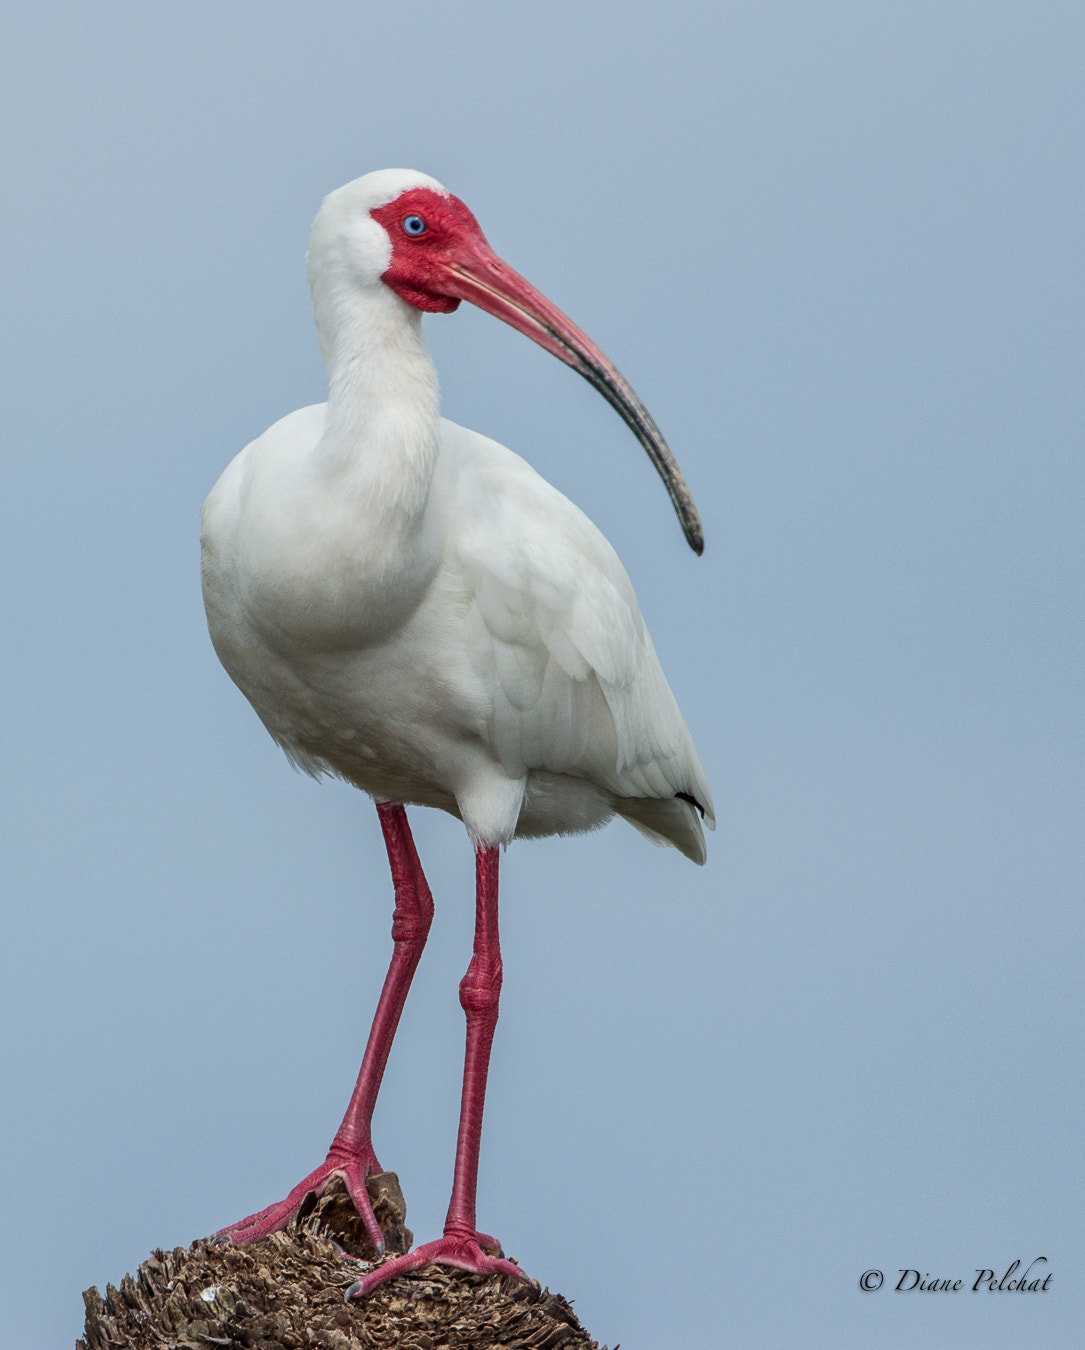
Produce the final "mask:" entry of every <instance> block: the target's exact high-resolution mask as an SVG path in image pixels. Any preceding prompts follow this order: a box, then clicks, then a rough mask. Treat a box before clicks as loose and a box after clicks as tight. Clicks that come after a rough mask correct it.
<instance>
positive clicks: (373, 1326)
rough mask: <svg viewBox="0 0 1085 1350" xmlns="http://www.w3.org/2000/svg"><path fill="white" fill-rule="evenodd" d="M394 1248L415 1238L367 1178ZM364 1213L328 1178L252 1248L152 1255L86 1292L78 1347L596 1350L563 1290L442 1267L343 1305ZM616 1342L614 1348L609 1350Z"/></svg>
mask: <svg viewBox="0 0 1085 1350" xmlns="http://www.w3.org/2000/svg"><path fill="white" fill-rule="evenodd" d="M369 1188H370V1194H371V1195H372V1196H373V1200H374V1210H375V1212H376V1215H377V1218H378V1220H379V1222H380V1224H381V1227H382V1229H383V1230H384V1233H385V1240H386V1242H387V1244H388V1254H389V1256H392V1255H395V1254H396V1252H398V1251H405V1250H407V1248H408V1247H409V1246H410V1243H411V1234H410V1232H409V1231H408V1230H407V1229H406V1228H405V1226H404V1223H403V1221H404V1219H405V1217H406V1208H405V1206H404V1205H403V1197H402V1194H401V1193H400V1190H399V1183H398V1181H397V1180H396V1178H395V1174H394V1173H392V1172H389V1173H385V1174H384V1175H383V1176H381V1177H371V1178H370V1181H369ZM367 1247H368V1243H367V1240H366V1238H365V1235H364V1230H363V1229H362V1227H361V1223H360V1220H359V1219H358V1216H357V1213H356V1212H355V1209H354V1206H353V1205H352V1204H351V1201H350V1199H349V1197H348V1196H347V1194H346V1189H345V1187H343V1186H342V1184H341V1183H340V1182H339V1180H338V1178H336V1179H334V1180H333V1181H332V1182H331V1183H330V1184H329V1186H328V1189H327V1191H326V1192H325V1194H324V1195H323V1196H322V1197H321V1198H320V1200H319V1201H317V1200H315V1199H313V1198H311V1199H310V1201H309V1202H308V1203H307V1205H305V1206H303V1207H302V1211H301V1213H300V1214H299V1215H298V1217H297V1218H296V1219H295V1220H294V1221H293V1222H292V1223H291V1224H289V1225H288V1226H287V1228H286V1229H285V1230H284V1231H283V1232H281V1233H274V1234H272V1236H271V1237H269V1238H267V1239H265V1240H264V1241H263V1242H257V1243H253V1244H252V1245H251V1246H245V1247H234V1246H228V1245H227V1246H219V1245H216V1244H214V1243H212V1242H210V1241H207V1240H205V1239H200V1240H199V1241H198V1242H194V1243H193V1244H192V1246H191V1247H189V1248H188V1250H187V1251H186V1250H185V1249H184V1248H183V1247H176V1248H174V1250H173V1251H172V1252H161V1251H156V1252H154V1253H153V1255H151V1256H150V1257H149V1258H148V1259H147V1260H146V1261H144V1262H143V1264H142V1265H141V1266H140V1268H139V1271H138V1273H137V1276H136V1278H135V1279H133V1278H132V1277H131V1276H130V1275H126V1276H125V1277H124V1279H123V1280H122V1281H121V1285H120V1288H119V1289H115V1288H114V1287H113V1286H112V1285H107V1286H106V1296H105V1298H102V1296H101V1295H100V1294H99V1293H98V1290H97V1289H96V1288H92V1289H88V1290H87V1291H86V1293H85V1294H84V1295H83V1301H84V1303H85V1304H86V1309H87V1319H86V1329H85V1331H84V1335H83V1339H82V1340H79V1341H77V1342H76V1350H117V1347H123V1350H163V1347H167V1350H208V1347H214V1346H221V1347H223V1348H224V1350H241V1348H242V1347H243V1348H244V1350H325V1348H326V1350H385V1347H393V1346H395V1347H402V1350H446V1348H447V1350H488V1348H489V1347H496V1346H501V1347H504V1350H528V1348H529V1347H530V1350H556V1347H559V1346H561V1347H564V1348H565V1350H599V1346H598V1345H597V1344H596V1342H595V1341H593V1340H592V1339H591V1337H590V1336H589V1335H588V1333H587V1332H586V1331H585V1330H584V1329H583V1327H581V1325H580V1323H579V1322H578V1321H577V1319H576V1316H575V1314H574V1313H573V1310H572V1308H571V1307H570V1306H569V1304H568V1303H567V1302H566V1301H565V1299H563V1298H561V1297H560V1296H559V1295H556V1294H551V1293H550V1292H549V1290H544V1289H541V1288H540V1287H539V1285H538V1284H537V1283H536V1282H534V1281H532V1282H531V1283H526V1284H515V1283H514V1282H513V1281H512V1280H508V1279H504V1278H502V1277H501V1276H496V1277H493V1278H484V1277H482V1276H479V1275H469V1274H467V1273H466V1272H465V1271H459V1270H451V1269H448V1268H447V1267H444V1266H430V1267H428V1268H427V1269H425V1270H420V1271H416V1272H414V1273H412V1274H410V1275H405V1276H401V1277H400V1278H399V1279H397V1280H390V1281H389V1282H388V1283H387V1284H384V1285H381V1286H379V1287H378V1288H377V1289H375V1290H374V1291H373V1293H372V1294H370V1295H369V1297H368V1298H365V1299H355V1300H352V1301H351V1302H350V1303H349V1304H348V1303H346V1302H344V1299H343V1295H344V1292H345V1291H346V1290H347V1289H348V1288H349V1287H350V1285H351V1284H353V1283H354V1281H355V1280H356V1279H357V1278H358V1276H359V1274H360V1273H361V1272H360V1270H359V1267H358V1265H357V1264H356V1263H355V1262H354V1261H351V1260H349V1259H346V1254H347V1253H349V1254H352V1255H355V1256H358V1257H362V1258H364V1259H368V1258H369V1257H370V1256H371V1255H372V1251H371V1249H370V1250H368V1251H367ZM615 1350H617V1347H615Z"/></svg>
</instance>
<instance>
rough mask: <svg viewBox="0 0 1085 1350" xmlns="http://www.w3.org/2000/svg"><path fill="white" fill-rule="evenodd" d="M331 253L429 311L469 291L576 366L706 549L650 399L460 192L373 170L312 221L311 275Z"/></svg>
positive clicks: (361, 277) (690, 534) (360, 279)
mask: <svg viewBox="0 0 1085 1350" xmlns="http://www.w3.org/2000/svg"><path fill="white" fill-rule="evenodd" d="M330 253H338V254H339V256H340V257H341V258H342V259H343V260H344V261H348V262H349V267H350V270H351V273H352V275H353V277H354V279H355V281H356V283H357V284H360V285H362V286H376V285H383V286H386V287H388V288H389V289H391V290H392V291H394V292H395V294H396V295H398V296H399V298H400V299H401V300H403V301H404V302H405V303H406V304H408V305H411V306H412V307H413V308H414V309H416V310H422V311H424V312H427V313H439V314H450V313H451V312H452V311H453V310H455V309H456V308H458V306H459V303H460V301H461V300H468V301H470V302H471V304H473V305H477V306H478V308H479V309H483V310H485V311H486V312H487V313H488V314H492V315H494V316H495V318H498V319H501V320H503V321H504V322H505V323H507V324H510V325H511V326H512V327H513V328H516V329H518V330H519V331H520V332H521V333H524V334H525V335H526V336H527V337H529V338H531V340H532V341H533V342H537V343H538V344H539V346H540V347H543V348H545V349H546V351H548V352H550V353H552V354H553V355H554V356H556V357H557V358H558V359H559V360H561V361H564V362H565V364H566V365H568V366H572V368H573V369H574V370H575V371H577V372H578V373H579V374H580V375H583V376H584V378H585V379H586V380H587V381H588V382H589V383H590V384H591V385H592V386H593V387H594V388H595V389H597V390H598V391H599V393H601V394H602V395H603V397H604V398H605V399H606V400H607V402H608V403H610V404H611V405H612V406H613V407H614V408H615V409H616V410H617V411H618V413H619V414H620V415H621V417H622V418H623V419H624V421H625V422H626V423H627V424H628V426H629V427H630V429H631V430H632V431H633V433H634V435H635V436H636V437H637V439H638V440H639V441H640V442H641V444H642V445H643V446H644V448H645V449H646V450H647V452H648V455H649V457H650V459H651V461H652V463H653V464H654V465H655V467H656V469H657V470H658V472H659V475H660V477H661V478H662V479H663V482H664V484H665V485H666V488H667V491H668V493H669V494H670V497H671V501H672V502H673V503H674V507H675V510H676V512H677V513H678V519H679V521H680V523H681V525H682V529H683V531H684V533H685V536H686V539H687V541H688V542H689V545H690V547H691V548H692V549H693V550H694V552H696V553H701V552H703V551H704V534H703V532H702V530H701V523H700V520H699V519H698V516H697V510H696V507H695V506H694V505H693V499H692V497H691V495H690V491H689V488H688V487H687V485H686V481H685V479H684V478H683V476H682V472H681V470H680V469H679V467H678V465H677V463H676V462H675V459H674V456H673V455H672V454H671V451H670V449H669V447H668V446H667V443H666V441H665V440H664V439H663V436H662V433H661V432H660V430H659V428H658V427H657V426H656V424H655V422H654V421H653V419H652V417H651V415H650V414H649V412H648V410H647V409H646V408H645V406H644V404H643V403H642V402H641V401H640V399H639V398H638V397H637V395H636V394H635V393H634V392H633V390H632V389H631V388H630V386H629V384H628V382H627V381H626V380H625V378H624V377H623V376H622V375H621V373H620V372H619V371H618V369H617V368H616V367H615V366H614V365H613V363H612V362H611V361H610V360H609V359H608V358H607V357H606V356H605V355H604V354H603V352H601V351H600V349H599V348H598V347H597V346H596V345H595V343H594V342H592V340H591V339H590V338H589V337H588V336H587V334H586V333H584V332H582V331H581V330H580V329H579V328H578V327H577V326H576V325H575V324H574V323H573V322H572V320H570V319H569V318H567V317H566V316H565V315H564V314H563V313H562V312H561V310H560V309H558V308H557V306H556V305H554V304H551V302H550V301H549V300H547V299H546V297H545V296H544V295H542V294H541V293H540V292H539V291H538V290H536V289H535V287H534V286H532V285H531V283H530V282H529V281H526V280H525V279H524V278H523V277H522V276H520V274H519V273H518V272H514V271H513V269H512V268H511V267H509V266H508V264H507V263H505V262H503V261H502V260H501V258H499V257H498V255H497V254H496V253H495V252H494V251H493V249H492V248H491V247H490V245H489V243H488V242H487V240H486V236H485V235H484V234H483V233H482V230H481V229H480V227H479V224H478V221H477V220H476V219H475V217H474V216H473V215H472V214H471V212H470V211H469V210H468V209H467V207H466V206H465V205H464V204H463V202H461V201H460V199H459V198H458V197H454V196H453V195H452V194H451V193H450V192H448V191H447V189H445V188H444V187H442V186H441V184H440V183H438V182H436V180H435V179H432V178H429V177H427V176H426V175H425V174H420V173H415V172H413V171H410V170H406V169H383V170H380V171H379V172H377V173H370V174H366V175H365V176H364V177H363V178H359V179H356V180H355V181H354V182H353V183H348V184H347V185H346V187H343V188H340V189H339V190H338V191H337V192H333V193H331V194H330V195H329V196H328V197H327V198H326V199H325V202H324V205H323V207H322V208H321V212H320V215H319V216H318V217H317V220H316V223H315V225H314V227H313V239H312V243H311V245H310V250H309V257H310V272H311V274H314V273H315V270H316V268H318V267H319V266H321V265H322V264H321V258H322V257H327V256H328V254H330ZM344 255H347V256H344Z"/></svg>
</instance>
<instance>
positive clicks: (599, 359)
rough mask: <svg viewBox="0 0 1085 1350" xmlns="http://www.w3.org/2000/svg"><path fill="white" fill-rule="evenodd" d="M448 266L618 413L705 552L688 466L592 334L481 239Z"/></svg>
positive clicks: (458, 285)
mask: <svg viewBox="0 0 1085 1350" xmlns="http://www.w3.org/2000/svg"><path fill="white" fill-rule="evenodd" d="M446 267H447V271H446V273H445V280H446V285H447V289H448V291H449V293H451V294H453V295H455V296H456V298H457V299H460V300H467V301H469V302H470V303H471V304H472V305H477V306H478V308H479V309H484V310H485V311H486V313H487V314H492V315H493V316H494V317H495V318H497V319H502V320H503V321H504V322H505V323H507V324H510V325H511V326H512V327H513V328H516V329H518V330H519V331H520V332H521V333H524V334H525V335H526V336H527V337H529V338H531V340H532V341H533V342H537V343H538V344H539V346H540V347H544V348H545V349H546V350H547V351H548V352H551V353H552V354H553V355H554V356H556V357H557V358H558V359H559V360H560V361H564V362H565V364H566V365H567V366H572V368H573V369H574V370H575V371H577V372H578V374H580V375H583V376H584V378H585V379H586V380H587V381H588V383H589V384H590V385H592V386H593V387H594V388H596V389H597V390H598V391H599V393H601V394H602V395H603V397H604V398H605V399H606V400H607V402H608V403H609V404H610V405H611V406H612V407H613V408H615V409H616V410H617V411H618V413H619V414H620V415H621V417H622V418H623V420H624V421H625V422H626V424H627V425H628V426H629V428H630V430H631V431H632V432H633V434H634V435H635V436H636V438H637V439H638V440H639V441H640V443H641V445H643V446H644V448H645V450H647V451H648V457H649V459H650V460H651V461H652V463H653V464H654V465H655V467H656V470H657V472H658V473H659V476H660V478H662V479H663V482H664V484H665V485H666V488H667V491H668V493H669V494H670V498H671V501H672V502H673V503H674V509H675V511H676V512H677V513H678V519H679V521H680V523H681V526H682V531H683V533H684V534H685V536H686V540H687V542H688V543H689V546H690V548H691V549H693V551H694V553H697V554H701V553H703V552H704V531H703V530H702V529H701V521H700V518H699V517H698V515H697V508H696V507H695V506H694V505H693V497H692V496H691V494H690V490H689V487H688V486H687V484H686V480H685V478H683V476H682V470H681V469H680V468H679V467H678V464H677V461H676V460H675V458H674V455H673V454H671V451H670V447H669V446H668V445H667V442H666V441H665V440H664V439H663V434H662V432H661V431H660V430H659V428H658V427H657V426H656V424H655V422H654V421H653V419H652V416H651V414H650V413H649V411H648V409H647V408H646V407H645V406H644V404H643V403H642V402H641V401H640V399H639V398H638V397H637V396H636V394H635V393H634V392H633V390H632V389H631V388H630V387H629V384H628V383H627V381H626V380H625V378H624V376H623V375H622V374H621V372H620V371H619V370H618V369H617V367H616V366H614V365H613V363H612V362H611V361H609V360H608V359H607V357H606V356H604V355H603V353H602V352H601V351H600V350H599V348H598V347H597V346H596V345H595V343H594V342H592V340H591V338H589V337H588V335H587V334H586V333H584V332H582V331H581V330H580V329H579V328H577V326H576V324H575V323H573V322H572V320H570V319H568V318H567V317H566V316H565V315H564V314H563V313H562V312H561V310H560V309H558V307H557V306H556V305H552V304H551V303H550V301H549V300H547V298H546V296H545V295H542V294H540V292H539V291H537V290H536V289H535V287H534V286H532V285H531V283H530V282H529V281H526V280H525V279H524V278H523V277H522V276H520V274H519V273H518V272H514V271H513V269H512V268H511V267H509V266H508V264H507V263H505V262H503V261H502V260H501V259H500V258H499V257H498V256H497V254H496V253H494V252H493V250H492V249H491V248H490V247H489V245H488V244H486V243H485V242H484V240H482V239H481V238H480V239H478V240H476V241H473V243H472V246H471V248H470V250H467V249H462V250H460V251H458V254H457V256H456V257H455V258H454V259H450V260H449V261H448V262H447V263H446Z"/></svg>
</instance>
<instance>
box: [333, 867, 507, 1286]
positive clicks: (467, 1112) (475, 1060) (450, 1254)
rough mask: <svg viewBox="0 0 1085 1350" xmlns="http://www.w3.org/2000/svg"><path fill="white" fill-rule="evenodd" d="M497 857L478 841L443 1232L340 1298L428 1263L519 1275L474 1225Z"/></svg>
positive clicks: (492, 984)
mask: <svg viewBox="0 0 1085 1350" xmlns="http://www.w3.org/2000/svg"><path fill="white" fill-rule="evenodd" d="M499 859H500V852H499V850H498V849H497V848H488V847H486V846H484V845H480V846H479V847H478V849H477V850H476V853H475V876H476V899H475V945H474V952H473V954H472V956H471V964H470V965H469V966H468V967H467V974H466V975H465V976H464V977H463V979H462V980H461V981H460V1006H461V1007H462V1008H463V1010H464V1012H465V1013H466V1015H467V1051H466V1054H465V1057H464V1064H463V1096H462V1097H461V1099H460V1128H459V1134H458V1137H457V1140H456V1170H455V1174H454V1177H453V1181H452V1199H451V1201H450V1203H449V1206H448V1215H447V1217H446V1218H445V1231H444V1236H443V1237H441V1238H438V1239H437V1241H436V1242H427V1243H425V1244H423V1246H421V1247H416V1248H415V1249H414V1251H412V1252H408V1253H407V1255H406V1256H397V1257H395V1258H394V1259H392V1260H391V1261H386V1262H385V1263H384V1264H383V1265H381V1266H378V1267H376V1268H375V1269H374V1270H371V1271H370V1272H369V1274H368V1275H366V1276H365V1277H364V1278H363V1279H361V1280H358V1281H356V1282H355V1283H354V1284H352V1285H351V1287H350V1288H349V1289H348V1290H347V1298H353V1297H356V1296H357V1295H360V1294H368V1293H369V1291H370V1290H371V1289H374V1288H376V1286H377V1285H378V1284H383V1283H384V1281H385V1280H390V1279H392V1278H393V1277H394V1276H396V1275H401V1274H403V1272H404V1271H408V1270H417V1269H419V1268H420V1267H421V1266H428V1265H432V1264H435V1263H437V1264H440V1265H445V1266H458V1267H459V1268H460V1269H461V1270H469V1271H472V1272H474V1273H475V1274H479V1275H511V1276H513V1277H514V1278H516V1279H521V1280H522V1279H524V1278H525V1276H524V1274H523V1272H522V1271H521V1269H520V1267H519V1266H517V1265H514V1264H513V1263H512V1262H511V1261H506V1260H504V1259H502V1257H501V1247H500V1245H499V1244H498V1243H497V1242H496V1240H495V1239H494V1238H491V1237H487V1236H486V1234H485V1233H480V1232H479V1231H478V1229H477V1228H476V1227H475V1193H476V1188H477V1184H478V1154H479V1144H480V1143H481V1140H482V1108H483V1106H484V1104H485V1101H486V1075H487V1072H488V1070H489V1067H490V1046H491V1045H492V1044H493V1038H494V1029H495V1027H496V1026H497V1005H498V999H499V996H500V993H501V947H500V944H499V941H498V932H497V873H498V862H499Z"/></svg>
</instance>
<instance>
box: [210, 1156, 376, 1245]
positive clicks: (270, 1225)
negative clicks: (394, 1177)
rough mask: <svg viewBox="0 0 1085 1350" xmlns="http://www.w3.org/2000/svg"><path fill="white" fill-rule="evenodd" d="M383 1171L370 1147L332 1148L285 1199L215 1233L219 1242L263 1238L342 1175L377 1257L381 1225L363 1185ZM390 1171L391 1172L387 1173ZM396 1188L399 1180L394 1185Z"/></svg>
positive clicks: (248, 1240) (241, 1241) (281, 1226)
mask: <svg viewBox="0 0 1085 1350" xmlns="http://www.w3.org/2000/svg"><path fill="white" fill-rule="evenodd" d="M376 1175H383V1174H381V1172H380V1166H379V1164H378V1163H377V1159H376V1157H375V1156H374V1155H373V1154H372V1152H371V1151H370V1152H369V1153H362V1154H357V1155H350V1156H344V1155H342V1154H340V1153H339V1152H338V1151H337V1150H335V1149H333V1150H332V1152H331V1153H329V1154H328V1156H327V1158H325V1160H324V1161H323V1162H322V1163H321V1165H320V1166H319V1167H317V1168H315V1169H314V1170H313V1171H312V1172H310V1173H309V1175H308V1176H307V1177H305V1178H304V1179H303V1180H302V1181H299V1182H298V1184H297V1185H296V1186H295V1187H294V1189H293V1190H292V1191H291V1192H290V1194H289V1195H288V1196H287V1197H286V1199H285V1200H280V1201H279V1202H278V1203H277V1204H274V1205H269V1206H268V1207H267V1209H261V1210H259V1211H258V1212H257V1213H256V1214H250V1215H249V1216H248V1217H247V1218H244V1219H239V1220H238V1222H237V1223H232V1224H230V1225H229V1226H228V1227H227V1228H221V1229H220V1230H219V1231H218V1232H217V1233H216V1234H215V1241H216V1242H219V1243H234V1244H235V1245H236V1246H241V1245H243V1244H245V1243H249V1242H259V1241H260V1240H261V1239H262V1238H266V1237H268V1236H269V1235H270V1234H272V1233H277V1232H279V1230H280V1229H282V1228H285V1227H286V1225H287V1224H288V1223H289V1222H290V1220H291V1219H292V1218H293V1217H294V1215H295V1214H297V1212H298V1210H300V1209H301V1207H302V1206H303V1204H304V1203H305V1199H306V1197H307V1196H308V1195H310V1194H314V1195H316V1196H318V1197H319V1196H320V1195H322V1194H323V1193H324V1189H325V1187H326V1186H327V1185H328V1182H329V1181H331V1179H332V1178H333V1177H336V1176H338V1177H342V1179H343V1184H344V1185H345V1186H346V1189H347V1193H348V1194H349V1196H350V1199H351V1201H352V1203H353V1205H354V1208H355V1209H356V1210H357V1211H358V1215H359V1217H360V1218H361V1220H362V1223H363V1225H364V1227H365V1231H366V1235H367V1236H368V1238H369V1241H370V1242H371V1243H372V1245H373V1248H374V1250H375V1251H376V1254H377V1256H378V1257H381V1256H383V1255H384V1251H385V1241H384V1234H383V1232H382V1231H381V1226H380V1224H379V1223H378V1222H377V1217H376V1215H375V1214H374V1213H373V1200H372V1199H371V1197H370V1194H369V1191H368V1189H367V1187H366V1179H367V1177H369V1176H376ZM388 1175H391V1174H388ZM396 1189H397V1191H398V1183H397V1185H396Z"/></svg>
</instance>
